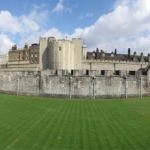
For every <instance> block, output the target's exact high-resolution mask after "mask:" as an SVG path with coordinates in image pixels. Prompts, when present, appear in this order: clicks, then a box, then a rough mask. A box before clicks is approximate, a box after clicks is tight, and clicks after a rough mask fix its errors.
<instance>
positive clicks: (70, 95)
mask: <svg viewBox="0 0 150 150" xmlns="http://www.w3.org/2000/svg"><path fill="white" fill-rule="evenodd" d="M71 79H72V77H70V76H69V99H71V98H72V93H71V81H72V80H71Z"/></svg>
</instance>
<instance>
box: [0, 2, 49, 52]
mask: <svg viewBox="0 0 150 150" xmlns="http://www.w3.org/2000/svg"><path fill="white" fill-rule="evenodd" d="M42 7H44V6H42ZM47 16H48V11H47V10H43V9H42V8H41V7H39V6H37V5H33V6H32V11H31V12H30V13H29V14H24V15H21V16H13V15H12V14H11V13H10V12H9V11H1V12H0V20H2V21H0V33H1V38H3V40H2V41H1V42H0V48H1V49H0V54H2V53H6V52H7V51H8V49H9V48H10V45H11V44H12V43H13V42H11V41H13V40H16V39H17V38H19V39H17V41H18V40H19V41H20V43H22V42H24V41H27V42H29V43H30V44H31V43H32V42H35V39H36V40H37V39H38V40H39V36H40V35H39V34H42V33H43V30H44V29H43V28H42V27H43V25H45V24H44V23H45V22H46V19H47ZM6 35H7V36H6ZM29 39H30V41H29ZM38 40H37V42H38ZM16 44H18V43H16Z"/></svg>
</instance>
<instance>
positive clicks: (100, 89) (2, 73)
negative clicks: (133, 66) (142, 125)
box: [0, 69, 150, 98]
mask: <svg viewBox="0 0 150 150" xmlns="http://www.w3.org/2000/svg"><path fill="white" fill-rule="evenodd" d="M0 92H1V93H9V94H16V95H30V96H33V95H34V96H48V97H66V98H127V97H143V96H150V71H148V72H147V74H146V75H141V72H140V71H138V72H136V74H135V75H129V74H128V72H126V71H120V74H119V75H114V74H113V72H112V71H109V70H107V71H106V73H105V75H101V74H100V72H99V71H94V70H71V72H69V71H68V70H45V71H32V70H30V71H29V70H28V71H22V70H16V71H15V70H13V71H10V70H9V69H3V70H0Z"/></svg>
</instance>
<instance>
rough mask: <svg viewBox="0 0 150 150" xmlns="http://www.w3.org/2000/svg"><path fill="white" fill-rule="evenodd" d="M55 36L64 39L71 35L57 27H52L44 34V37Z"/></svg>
mask: <svg viewBox="0 0 150 150" xmlns="http://www.w3.org/2000/svg"><path fill="white" fill-rule="evenodd" d="M50 36H51V37H52V36H53V37H55V38H56V39H64V38H66V37H67V38H70V35H68V34H67V33H62V32H60V31H59V30H58V29H56V28H52V29H50V30H49V31H47V32H46V33H45V34H43V35H42V37H50Z"/></svg>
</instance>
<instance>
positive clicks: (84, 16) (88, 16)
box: [79, 13, 94, 19]
mask: <svg viewBox="0 0 150 150" xmlns="http://www.w3.org/2000/svg"><path fill="white" fill-rule="evenodd" d="M93 16H94V14H93V13H86V14H85V15H80V16H79V19H87V18H90V17H93Z"/></svg>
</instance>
